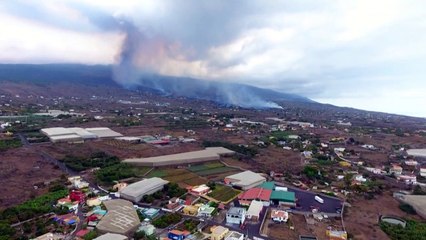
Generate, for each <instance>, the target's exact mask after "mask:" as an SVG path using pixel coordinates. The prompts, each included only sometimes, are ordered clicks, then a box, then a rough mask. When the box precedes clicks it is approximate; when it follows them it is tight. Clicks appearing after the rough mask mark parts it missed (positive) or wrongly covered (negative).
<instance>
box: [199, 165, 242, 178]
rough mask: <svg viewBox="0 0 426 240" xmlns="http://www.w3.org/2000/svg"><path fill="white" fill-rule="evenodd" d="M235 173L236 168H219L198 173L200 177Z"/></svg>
mask: <svg viewBox="0 0 426 240" xmlns="http://www.w3.org/2000/svg"><path fill="white" fill-rule="evenodd" d="M232 171H235V168H231V167H219V168H212V169H207V170H204V171H199V172H196V173H197V174H198V175H200V176H209V175H215V174H218V173H226V172H232Z"/></svg>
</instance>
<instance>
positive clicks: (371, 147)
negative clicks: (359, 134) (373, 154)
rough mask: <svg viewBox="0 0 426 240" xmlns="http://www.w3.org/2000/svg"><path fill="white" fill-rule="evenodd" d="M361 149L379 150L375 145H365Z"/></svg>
mask: <svg viewBox="0 0 426 240" xmlns="http://www.w3.org/2000/svg"><path fill="white" fill-rule="evenodd" d="M361 147H362V148H365V149H368V150H377V148H376V147H375V146H374V145H370V144H364V145H362V146H361Z"/></svg>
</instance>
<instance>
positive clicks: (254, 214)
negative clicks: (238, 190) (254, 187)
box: [246, 201, 263, 221]
mask: <svg viewBox="0 0 426 240" xmlns="http://www.w3.org/2000/svg"><path fill="white" fill-rule="evenodd" d="M262 210H263V203H262V202H261V201H252V202H251V204H250V207H249V208H248V210H247V215H246V216H247V219H249V220H252V221H257V220H259V217H260V213H261V212H262Z"/></svg>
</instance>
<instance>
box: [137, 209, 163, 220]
mask: <svg viewBox="0 0 426 240" xmlns="http://www.w3.org/2000/svg"><path fill="white" fill-rule="evenodd" d="M141 213H142V215H143V216H144V217H146V218H149V219H154V218H155V217H157V216H158V214H159V213H160V209H157V208H144V209H142V210H141Z"/></svg>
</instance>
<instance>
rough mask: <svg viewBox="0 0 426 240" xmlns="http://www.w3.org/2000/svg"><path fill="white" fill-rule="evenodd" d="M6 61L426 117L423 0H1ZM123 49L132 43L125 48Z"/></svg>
mask: <svg viewBox="0 0 426 240" xmlns="http://www.w3.org/2000/svg"><path fill="white" fill-rule="evenodd" d="M0 22H1V23H2V24H1V25H0V31H1V34H0V63H83V64H116V63H117V62H120V60H121V58H122V53H123V51H124V50H123V48H124V46H125V44H124V43H125V42H126V38H127V37H128V29H129V27H131V28H132V29H136V31H137V34H138V38H137V42H136V43H135V42H133V43H132V44H134V45H136V46H137V47H136V48H135V50H134V51H133V50H132V51H133V53H132V64H134V65H136V67H138V68H139V69H141V70H142V71H146V72H152V73H157V74H163V75H169V76H181V77H193V78H199V79H205V80H214V81H228V82H239V83H246V84H250V85H254V86H258V87H263V88H270V89H274V90H277V91H282V92H287V93H294V94H299V95H302V96H305V97H309V98H311V99H313V100H315V101H319V102H322V103H330V104H334V105H337V106H348V107H354V108H360V109H365V110H374V111H381V112H389V113H398V114H405V115H411V116H419V117H426V107H425V106H426V94H425V92H426V79H424V78H425V76H426V67H425V66H426V1H422V0H419V1H411V0H400V1H395V0H368V1H364V0H357V1H328V0H302V1H300V0H294V1H290V0H286V1H278V0H277V1H262V0H251V1H237V0H235V1H226V0H215V1H202V0H185V1H166V0H153V1H144V0H142V1H141V0H137V1H136V0H134V1H133V0H128V1H123V0H121V1H107V0H90V1H88V0H87V1H82V0H73V1H66V0H64V1H60V0H55V1H49V0H40V1H36V0H5V1H1V2H0ZM124 52H125V51H124Z"/></svg>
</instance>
